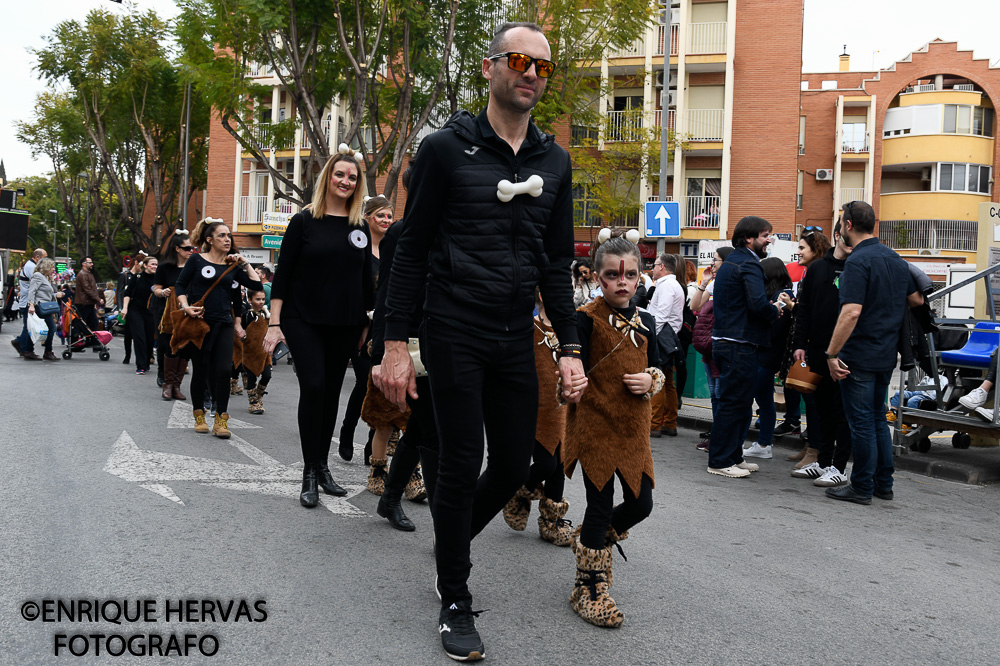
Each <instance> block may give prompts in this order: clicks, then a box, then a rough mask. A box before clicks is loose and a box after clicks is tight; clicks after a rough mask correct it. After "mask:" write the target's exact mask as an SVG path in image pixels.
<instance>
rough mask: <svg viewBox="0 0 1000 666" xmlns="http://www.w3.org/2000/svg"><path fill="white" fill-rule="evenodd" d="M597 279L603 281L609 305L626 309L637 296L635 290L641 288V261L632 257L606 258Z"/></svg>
mask: <svg viewBox="0 0 1000 666" xmlns="http://www.w3.org/2000/svg"><path fill="white" fill-rule="evenodd" d="M616 259H617V262H616V261H615V260H616ZM616 263H617V266H616V265H615V264H616ZM597 277H598V279H599V280H600V281H601V291H602V292H603V294H604V300H605V301H607V303H608V305H610V306H612V307H615V308H624V307H625V306H627V305H628V302H629V301H630V300H632V297H633V296H635V290H636V289H637V288H638V286H639V261H638V260H637V259H636V258H635V257H633V256H631V255H629V256H627V257H615V256H609V257H605V259H604V265H603V266H601V267H600V272H599V273H598V276H597Z"/></svg>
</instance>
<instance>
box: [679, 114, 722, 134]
mask: <svg viewBox="0 0 1000 666" xmlns="http://www.w3.org/2000/svg"><path fill="white" fill-rule="evenodd" d="M725 115H726V112H725V110H724V109H690V110H688V112H687V137H686V138H687V139H688V140H689V141H722V134H723V128H724V120H725Z"/></svg>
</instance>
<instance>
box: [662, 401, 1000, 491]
mask: <svg viewBox="0 0 1000 666" xmlns="http://www.w3.org/2000/svg"><path fill="white" fill-rule="evenodd" d="M677 425H678V426H679V427H683V428H688V429H690V430H693V431H694V432H696V433H697V432H702V431H707V430H709V429H711V427H712V421H711V420H710V419H701V418H697V417H694V416H686V415H680V414H678V416H677ZM747 440H748V441H757V431H756V430H754V429H753V428H751V429H750V431H749V432H748V433H747ZM801 443H802V440H801V439H800V438H798V437H775V438H774V447H775V448H783V449H788V450H794V449H797V448H800V447H801ZM893 463H894V465H895V467H896V469H898V470H904V471H906V472H912V473H914V474H922V475H924V476H929V477H931V478H934V479H943V480H945V481H954V482H956V483H965V484H968V485H972V486H979V485H984V484H987V483H998V482H1000V465H974V464H971V463H963V462H957V461H953V460H939V459H937V458H934V457H932V456H928V455H926V454H922V453H915V452H912V451H911V452H907V453H906V454H905V455H897V456H894V457H893Z"/></svg>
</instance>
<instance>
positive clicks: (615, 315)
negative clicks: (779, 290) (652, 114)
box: [563, 232, 664, 627]
mask: <svg viewBox="0 0 1000 666" xmlns="http://www.w3.org/2000/svg"><path fill="white" fill-rule="evenodd" d="M601 236H604V237H605V238H606V237H607V234H605V233H603V232H602V234H601ZM599 238H600V237H599ZM640 261H641V256H640V254H639V248H638V247H637V246H636V244H635V242H633V241H631V240H628V239H626V238H624V237H617V238H610V239H608V240H604V241H603V242H602V243H601V244H600V245H599V246H598V248H597V251H596V254H595V257H594V267H595V270H596V271H597V277H598V280H599V282H600V287H601V291H602V293H603V295H602V296H599V297H598V298H596V299H595V300H594V301H592V302H591V303H588V304H587V305H585V306H583V307H582V308H580V309H579V310H577V326H578V328H579V330H580V342H581V344H582V345H583V350H582V353H583V366H584V368H585V369H586V371H587V376H588V378H589V380H590V383H589V385H588V387H587V390H586V392H585V393H584V394H583V399H582V400H581V401H580V403H579V404H575V405H570V406H569V418H568V421H567V426H566V440H565V442H564V446H563V457H564V460H565V468H566V476H568V477H570V478H572V476H573V471H574V469H575V467H576V464H577V463H578V462H579V463H580V467H581V468H582V470H583V483H584V487H585V488H586V491H587V509H586V512H585V513H584V518H583V522H582V523H581V525H580V526H579V527H577V528H576V529H575V530H573V532H572V542H571V544H570V545H571V546H572V548H573V552H574V553H575V554H576V584H575V585H574V587H573V593H572V595H571V596H570V603H571V604H572V607H573V610H574V611H575V612H576V613H577V614H578V615H579V616H580V617H582V618H583V619H584V620H586V621H587V622H590V623H591V624H595V625H597V626H600V627H618V626H621V623H622V622H623V621H624V619H625V617H624V615H622V612H621V611H620V610H619V609H618V607H617V606H616V605H615V600H614V599H612V598H611V595H610V594H609V593H608V590H609V588H610V587H611V585H612V582H613V577H612V570H611V566H612V557H611V548H612V546H618V548H619V549H620V548H621V546H619V545H618V542H620V541H622V540H624V539H625V538H626V537H627V536H628V530H629V528H631V527H633V526H634V525H637V524H638V523H639V522H641V521H642V520H644V519H645V518H646V517H647V516H649V514H650V512H651V511H652V509H653V455H652V452H651V451H650V445H649V428H648V425H649V417H650V403H649V399H650V398H651V397H652V396H653V395H655V394H656V393H657V392H658V391H659V390H660V389H661V388H662V387H663V382H664V376H663V372H662V371H661V370H660V369H659V367H658V366H659V365H660V364H659V361H658V358H657V352H656V333H655V331H656V324H655V321H654V319H653V317H652V315H650V314H649V313H647V312H644V311H639V310H638V309H637V308H636V307H635V306H633V305H631V304H630V303H629V301H630V300H631V299H632V296H633V295H635V290H636V287H637V286H638V284H639V276H640ZM615 476H617V477H618V480H619V481H620V482H621V486H622V494H623V496H624V499H623V501H622V503H621V504H619V505H618V506H614V497H615V482H614V477H615Z"/></svg>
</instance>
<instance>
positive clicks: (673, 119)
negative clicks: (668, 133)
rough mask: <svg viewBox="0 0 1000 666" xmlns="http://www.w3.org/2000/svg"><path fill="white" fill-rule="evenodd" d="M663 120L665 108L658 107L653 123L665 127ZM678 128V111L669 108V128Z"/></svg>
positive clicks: (654, 113)
mask: <svg viewBox="0 0 1000 666" xmlns="http://www.w3.org/2000/svg"><path fill="white" fill-rule="evenodd" d="M662 122H663V109H657V110H656V111H654V112H653V124H654V125H655V126H656V127H663V125H662V124H661V123H662ZM676 128H677V111H676V110H674V109H668V110H667V129H669V130H674V129H676Z"/></svg>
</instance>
